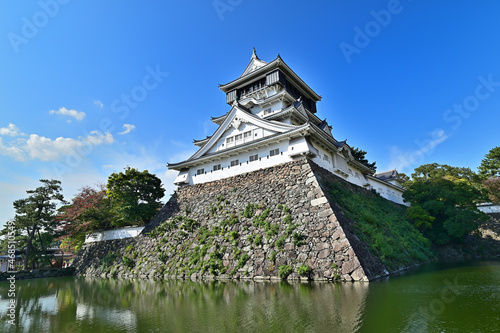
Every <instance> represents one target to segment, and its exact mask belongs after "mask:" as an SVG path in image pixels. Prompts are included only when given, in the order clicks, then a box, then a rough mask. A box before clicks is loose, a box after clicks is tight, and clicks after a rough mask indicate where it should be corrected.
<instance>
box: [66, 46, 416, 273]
mask: <svg viewBox="0 0 500 333" xmlns="http://www.w3.org/2000/svg"><path fill="white" fill-rule="evenodd" d="M220 89H221V90H222V91H223V92H224V93H226V101H227V104H229V105H230V107H228V108H229V109H230V110H229V111H228V112H227V113H226V114H225V115H222V116H218V117H215V118H212V121H213V122H214V123H215V124H217V125H218V126H219V127H218V128H217V130H216V131H215V132H214V133H213V134H212V135H211V136H210V137H207V138H204V139H201V140H195V141H194V144H195V145H197V146H198V147H199V149H198V151H197V152H196V153H195V154H194V155H193V156H191V157H190V158H188V159H187V160H186V161H182V162H179V163H171V164H168V167H169V169H173V170H177V171H178V172H179V174H178V175H177V178H176V179H175V184H177V185H178V186H179V187H178V188H177V190H176V191H175V192H174V194H173V195H172V196H171V197H170V199H169V200H168V202H167V203H166V204H165V205H164V206H163V207H162V208H161V210H160V211H158V213H157V214H156V216H155V217H154V218H153V219H152V220H151V222H150V223H148V224H147V225H146V226H145V227H144V229H143V231H142V232H141V234H140V235H138V236H137V237H129V238H125V239H113V240H110V241H103V242H94V243H88V244H85V246H84V249H83V251H82V253H81V254H80V255H79V259H78V260H79V261H78V262H77V263H76V264H75V267H77V273H78V274H83V275H87V276H93V275H99V276H102V275H103V274H104V275H105V276H117V277H159V278H164V279H188V278H189V279H195V280H196V279H200V280H203V279H253V280H272V279H285V278H286V279H291V280H294V279H295V280H296V279H301V280H302V279H306V280H310V279H312V280H318V281H333V280H342V281H371V280H374V279H376V278H378V277H381V276H385V275H387V274H389V271H394V270H399V269H402V268H404V267H408V265H413V264H414V263H417V262H419V261H421V259H419V257H418V256H417V255H414V252H411V251H410V250H404V251H401V253H398V256H394V257H391V258H389V257H388V256H386V254H387V253H392V252H390V251H389V250H391V251H392V247H391V246H388V248H389V250H387V249H386V248H384V249H383V250H384V251H385V252H383V251H382V250H381V249H380V248H378V247H377V246H378V245H377V244H378V243H377V244H375V243H374V242H375V239H378V240H380V239H382V240H383V242H382V243H383V244H392V242H395V243H398V244H399V243H400V242H401V241H402V239H403V238H401V237H400V238H398V236H397V235H401V234H404V233H408V232H411V226H410V225H409V222H408V221H405V220H404V218H402V217H403V214H404V213H403V211H404V209H403V207H401V206H400V205H397V204H394V203H393V202H396V203H402V202H403V201H402V197H401V192H402V189H401V186H400V182H401V180H400V178H399V177H398V174H397V172H396V171H395V170H392V171H388V172H383V173H379V174H374V172H373V170H372V169H371V168H369V167H367V166H366V165H364V164H362V163H360V162H358V161H357V160H356V159H355V158H354V157H353V155H352V152H351V147H349V145H348V144H347V143H346V142H345V141H337V140H336V139H335V138H334V136H333V135H332V127H331V126H329V125H328V123H327V122H326V121H325V120H321V119H320V118H318V116H317V115H316V103H317V102H319V101H320V100H321V97H320V96H319V95H318V94H317V93H316V92H314V91H313V90H312V89H311V88H310V87H309V86H308V85H307V84H306V83H305V82H304V81H302V79H301V78H300V77H299V76H298V75H297V74H295V72H293V71H292V70H291V69H290V67H288V66H287V65H286V64H285V62H284V61H283V60H282V59H281V58H280V57H279V56H278V57H277V58H276V59H274V60H273V61H271V62H269V63H266V62H264V61H262V60H260V59H259V58H258V57H257V54H256V53H255V51H254V53H253V55H252V57H251V59H250V63H249V64H248V66H247V67H246V69H245V70H244V72H243V74H242V75H241V76H240V77H239V78H237V79H236V80H234V81H232V82H229V83H227V84H224V85H221V86H220ZM368 189H373V190H375V191H377V192H378V193H380V195H381V196H382V197H385V198H386V199H389V200H391V201H393V202H389V201H387V200H384V199H383V198H381V197H379V196H378V195H375V194H374V193H372V192H371V191H367V190H368ZM344 199H346V200H345V201H344ZM359 206H365V207H364V208H366V209H365V210H363V214H361V215H359V216H358V214H357V213H358V212H357V210H358V209H357V208H358V207H359ZM374 206H376V207H377V209H376V210H374V209H373V207H374ZM355 213H356V214H355ZM386 216H391V217H390V218H387V220H384V221H381V220H382V219H384V218H385V217H386ZM379 222H380V223H379ZM382 222H383V223H382ZM366 228H368V229H366ZM365 229H366V230H368V231H370V232H372V233H371V234H370V233H369V232H366V233H365V231H364V230H365ZM388 230H390V232H389V231H388ZM418 235H419V233H418V232H415V233H413V234H405V237H408V240H406V238H404V239H405V242H407V241H408V242H411V241H412V240H413V238H416V237H418ZM420 236H421V235H420ZM415 242H416V241H415ZM395 248H397V247H395ZM131 249H133V251H132V250H131ZM388 251H389V252H388ZM131 252H132V253H134V256H135V258H136V259H131V260H133V264H130V265H128V264H125V263H124V261H123V260H122V258H124V257H125V256H127V257H129V256H131V255H132V254H131ZM109 253H116V254H117V255H116V258H115V259H114V260H115V262H114V264H113V271H108V272H105V273H103V271H102V269H101V266H102V265H101V264H100V263H101V260H104V259H103V258H105V257H106V256H107V255H108V254H109ZM415 253H417V254H418V253H420V252H418V251H417V252H415ZM396 259H397V260H396ZM304 270H305V271H304Z"/></svg>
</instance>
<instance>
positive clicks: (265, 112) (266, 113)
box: [264, 108, 272, 116]
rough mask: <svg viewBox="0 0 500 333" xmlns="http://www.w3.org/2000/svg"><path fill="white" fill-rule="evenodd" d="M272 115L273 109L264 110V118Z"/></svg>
mask: <svg viewBox="0 0 500 333" xmlns="http://www.w3.org/2000/svg"><path fill="white" fill-rule="evenodd" d="M270 113H272V111H271V108H269V109H265V110H264V116H265V115H268V114H270Z"/></svg>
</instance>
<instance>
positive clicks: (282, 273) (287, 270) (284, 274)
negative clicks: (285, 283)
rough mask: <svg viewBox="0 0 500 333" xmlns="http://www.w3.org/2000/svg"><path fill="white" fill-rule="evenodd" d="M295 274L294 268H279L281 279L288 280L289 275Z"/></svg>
mask: <svg viewBox="0 0 500 333" xmlns="http://www.w3.org/2000/svg"><path fill="white" fill-rule="evenodd" d="M292 272H293V268H292V266H290V265H281V266H280V267H279V268H278V277H279V278H280V279H283V280H284V279H286V278H287V277H288V275H290V274H292Z"/></svg>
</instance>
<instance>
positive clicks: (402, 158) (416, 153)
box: [389, 129, 451, 172]
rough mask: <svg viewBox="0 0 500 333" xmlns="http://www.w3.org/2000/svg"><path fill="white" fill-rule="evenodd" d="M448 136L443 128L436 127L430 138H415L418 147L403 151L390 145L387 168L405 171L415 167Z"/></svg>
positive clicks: (423, 161)
mask: <svg viewBox="0 0 500 333" xmlns="http://www.w3.org/2000/svg"><path fill="white" fill-rule="evenodd" d="M450 136H451V135H450V134H446V133H445V132H444V131H443V130H441V129H437V130H434V132H432V134H431V137H430V138H427V139H424V140H415V144H416V146H417V147H418V149H414V150H411V151H406V152H404V151H401V150H400V149H399V148H398V147H392V148H391V161H390V163H389V168H390V169H397V170H399V171H406V172H408V171H411V170H410V168H416V167H418V166H420V165H421V164H423V163H425V157H426V156H430V155H431V154H432V153H434V149H435V148H436V147H437V146H438V145H440V144H441V143H443V142H444V141H446V140H447V139H448V138H449V137H450Z"/></svg>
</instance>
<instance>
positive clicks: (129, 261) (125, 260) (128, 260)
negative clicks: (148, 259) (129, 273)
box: [122, 256, 135, 268]
mask: <svg viewBox="0 0 500 333" xmlns="http://www.w3.org/2000/svg"><path fill="white" fill-rule="evenodd" d="M122 263H123V265H124V266H126V267H128V268H132V267H134V266H135V262H134V260H133V259H132V258H130V257H128V256H123V258H122Z"/></svg>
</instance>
